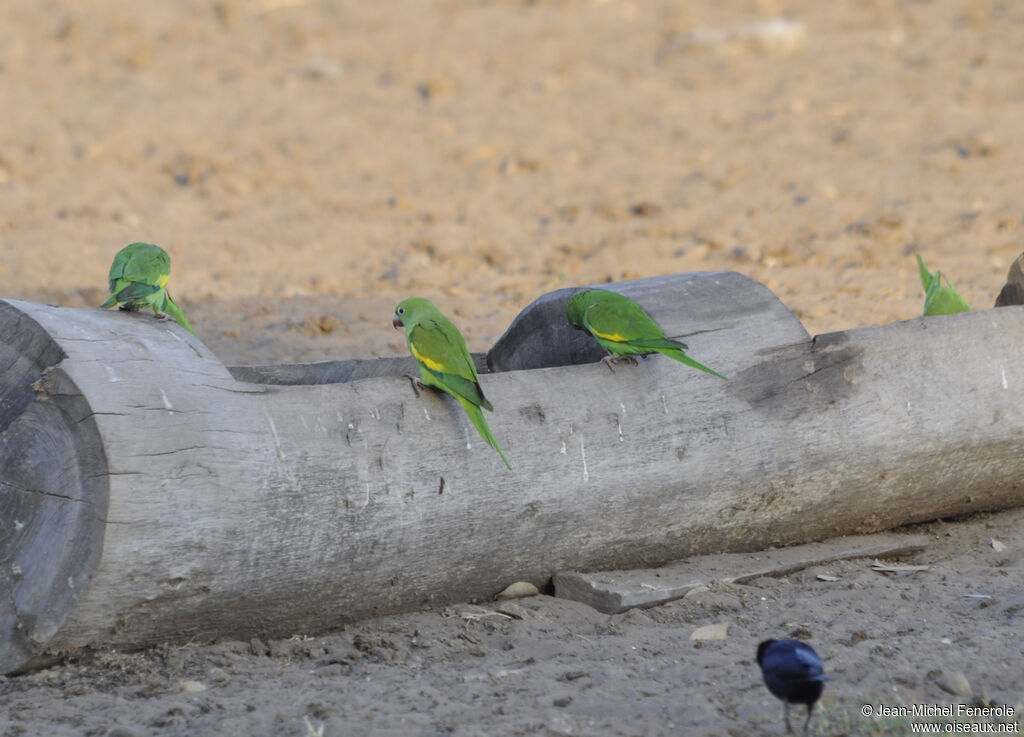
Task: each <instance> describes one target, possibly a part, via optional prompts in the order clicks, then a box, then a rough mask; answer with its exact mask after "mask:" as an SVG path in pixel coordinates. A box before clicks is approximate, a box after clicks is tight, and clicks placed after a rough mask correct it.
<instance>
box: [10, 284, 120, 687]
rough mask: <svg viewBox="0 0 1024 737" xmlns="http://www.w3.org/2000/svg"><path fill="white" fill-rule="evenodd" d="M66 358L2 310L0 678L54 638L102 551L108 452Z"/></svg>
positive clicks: (13, 312)
mask: <svg viewBox="0 0 1024 737" xmlns="http://www.w3.org/2000/svg"><path fill="white" fill-rule="evenodd" d="M64 358H65V355H64V354H63V352H62V351H61V349H60V347H59V346H58V345H57V343H56V342H55V341H54V340H53V339H52V338H51V337H50V336H49V335H48V334H47V333H46V331H45V330H43V329H42V328H41V327H40V326H39V325H38V324H37V323H36V322H35V321H34V320H32V319H31V318H29V317H28V316H26V315H25V314H24V313H23V312H20V311H18V310H17V309H14V308H12V307H11V306H10V305H8V304H6V303H4V302H2V301H0V672H5V671H6V670H10V669H11V668H12V666H16V665H20V664H21V663H24V662H25V661H27V660H28V659H29V658H31V657H32V656H33V655H35V654H36V653H38V652H39V651H40V650H41V649H42V648H43V646H45V645H46V643H47V642H49V641H50V640H51V639H52V637H53V635H54V634H55V633H56V632H57V630H58V629H59V627H60V625H61V624H62V623H63V622H64V619H65V618H66V616H67V614H68V612H69V611H70V610H71V608H72V607H73V606H74V605H75V602H76V601H77V600H78V598H79V597H80V596H81V594H82V593H83V592H84V591H85V589H86V587H87V585H88V583H89V581H90V579H91V577H92V574H93V571H94V569H95V567H96V566H97V564H98V562H99V559H100V553H101V552H102V549H103V534H104V528H105V525H104V518H105V517H106V511H107V489H106V480H107V476H106V463H105V458H104V450H103V446H102V444H101V443H100V440H99V436H98V433H97V431H96V427H95V422H94V420H93V418H92V416H91V411H90V409H89V406H88V403H87V402H86V401H85V400H84V398H83V397H82V396H81V395H80V394H79V393H78V392H77V390H76V389H75V388H74V387H73V386H71V385H70V383H69V382H67V381H66V379H65V377H62V376H61V375H60V373H59V369H56V368H55V366H56V365H57V364H59V363H60V362H61V361H62V360H63V359H64ZM44 386H47V387H49V388H50V391H48V392H47V393H46V399H45V400H44V401H41V400H40V395H41V393H43V392H46V391H47V390H45V389H44V388H43V387H44ZM58 386H60V387H61V388H60V389H57V387H58ZM65 390H67V391H65Z"/></svg>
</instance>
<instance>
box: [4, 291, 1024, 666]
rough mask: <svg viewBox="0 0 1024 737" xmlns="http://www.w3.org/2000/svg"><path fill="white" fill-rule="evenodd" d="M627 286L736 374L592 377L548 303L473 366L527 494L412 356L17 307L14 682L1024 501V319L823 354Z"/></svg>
mask: <svg viewBox="0 0 1024 737" xmlns="http://www.w3.org/2000/svg"><path fill="white" fill-rule="evenodd" d="M607 286H609V287H610V288H615V289H616V290H619V291H622V292H624V293H626V294H629V295H630V296H632V297H634V298H635V299H637V300H638V301H639V302H641V304H643V305H644V306H645V307H646V308H648V310H649V311H650V312H651V314H652V315H653V316H654V317H655V318H656V319H657V320H658V321H659V322H660V323H661V324H662V326H663V327H665V328H666V332H667V333H668V334H669V335H671V336H674V337H681V338H682V339H684V340H685V341H686V342H688V343H689V344H690V348H691V353H692V354H693V355H694V356H695V357H696V358H698V359H699V360H700V361H702V362H704V363H706V364H707V365H709V366H712V367H713V368H716V369H718V370H720V371H722V372H723V373H725V374H726V375H727V376H729V377H730V380H729V381H728V382H726V381H721V380H719V379H716V378H714V377H711V376H708V375H706V374H704V373H702V372H698V371H693V370H690V369H688V368H686V367H683V366H681V365H679V364H678V363H675V362H674V361H671V360H670V359H667V358H665V357H663V356H653V357H651V358H648V359H645V360H641V361H640V365H639V366H636V367H631V366H621V367H619V368H618V369H617V370H616V371H615V372H614V373H612V372H609V371H608V369H607V368H606V367H605V366H603V365H601V364H593V363H589V362H590V361H594V360H596V359H598V358H599V357H600V355H601V354H600V351H598V350H595V349H594V347H593V346H592V345H590V344H589V343H588V342H587V340H586V336H583V335H582V334H580V333H577V332H575V331H571V330H570V329H569V328H568V326H567V325H566V324H564V323H565V319H564V304H565V301H566V300H567V299H568V296H569V294H570V293H571V291H572V290H560V291H558V292H554V293H551V294H548V295H545V296H544V297H542V298H541V299H539V300H538V301H537V302H535V303H534V304H532V305H530V306H529V307H527V308H526V310H524V312H523V314H522V315H521V316H520V317H519V318H517V320H516V321H515V323H513V325H512V327H510V329H509V332H508V333H507V334H506V336H504V337H503V338H502V339H501V340H499V341H498V343H497V344H496V345H495V347H494V349H492V351H491V352H490V353H489V354H488V355H487V356H477V357H476V358H477V361H478V364H481V365H483V364H485V363H486V364H488V365H490V366H491V367H492V368H493V370H494V373H489V374H483V375H482V378H481V383H482V384H483V386H484V389H485V391H486V392H487V395H488V397H489V398H490V399H491V400H492V402H494V405H495V410H496V411H495V412H494V413H493V414H492V415H488V420H489V422H490V424H491V428H492V429H493V431H494V434H495V436H496V437H497V438H498V441H499V442H500V443H501V444H502V446H503V448H504V449H505V451H506V453H507V454H508V456H509V458H510V460H511V461H512V464H513V469H514V470H513V471H512V472H509V471H507V470H506V469H505V468H504V466H503V465H502V464H501V461H500V458H498V456H497V454H496V453H494V452H493V451H492V450H491V449H490V448H488V447H487V446H486V445H485V444H484V443H483V442H482V441H480V440H479V438H478V437H477V436H476V435H475V433H474V432H473V429H472V427H471V426H470V425H469V423H468V421H467V420H466V418H465V416H464V414H463V413H462V411H461V409H460V408H459V407H458V405H457V404H455V403H454V402H453V401H451V400H450V399H449V398H447V397H444V396H438V395H437V394H435V393H434V392H431V391H421V392H420V393H419V395H417V394H416V393H415V392H414V388H413V386H412V385H411V383H410V381H409V380H408V378H407V376H406V375H407V374H410V373H413V367H412V364H411V362H410V361H409V360H408V359H375V360H371V361H341V362H322V363H320V364H311V365H309V366H306V367H299V368H296V367H279V368H277V369H275V368H274V367H236V368H232V369H229V368H227V367H225V366H224V365H223V364H222V363H221V362H220V361H218V360H217V358H216V357H215V356H214V355H212V354H211V353H210V352H209V350H207V349H206V348H205V347H204V346H203V345H202V344H201V343H200V342H199V341H198V340H196V339H195V338H194V337H192V336H191V335H189V334H187V333H185V332H184V331H183V330H181V329H180V328H178V327H177V326H175V325H173V324H171V323H165V322H159V321H156V320H154V319H153V318H152V317H151V316H149V315H142V314H126V313H121V314H117V313H109V312H105V311H99V310H79V309H60V308H55V307H48V306H43V305H37V304H30V303H25V302H16V301H2V300H0V673H3V672H10V671H13V670H16V669H19V668H23V667H25V666H26V664H30V663H31V662H32V661H33V658H37V656H39V655H40V654H41V653H43V652H44V651H46V652H61V651H67V650H72V649H75V648H80V647H85V646H90V645H109V646H115V647H136V646H142V645H147V644H152V643H157V642H163V641H185V640H191V639H206V638H217V637H235V638H239V637H249V636H275V635H288V634H293V633H297V632H314V631H323V630H325V629H327V628H330V627H332V626H336V625H338V624H340V623H342V622H345V621H350V620H353V619H357V618H361V617H366V616H371V615H375V614H379V613H383V612H392V611H398V610H403V609H410V608H416V607H420V606H424V605H434V604H439V603H442V602H453V601H460V600H462V601H464V600H467V599H473V598H480V597H487V596H490V595H493V594H494V593H496V592H498V591H500V590H501V589H502V588H503V587H504V586H505V585H506V584H508V583H510V582H512V581H515V580H529V581H533V582H534V583H537V584H544V583H545V582H546V581H547V580H549V579H550V578H551V576H552V575H553V574H554V573H556V572H557V571H559V570H568V569H572V570H581V571H586V570H595V569H612V568H625V567H645V566H653V565H659V564H662V563H665V562H667V561H669V560H673V559H678V558H680V557H685V556H688V555H693V554H700V553H718V552H742V551H750V550H757V549H762V548H765V547H768V546H778V545H785V544H791V543H798V542H807V541H812V540H818V539H822V538H825V537H829V536H833V535H837V534H850V533H857V532H866V531H876V530H882V529H887V528H891V527H893V526H896V525H899V524H903V523H909V522H914V521H920V520H926V519H934V518H936V517H941V516H947V515H955V514H961V513H967V512H972V511H977V510H991V509H999V508H1003V507H1008V506H1013V505H1019V504H1021V503H1024V492H1022V486H1021V481H1020V479H1021V478H1022V471H1024V458H1021V456H1020V453H1019V452H1018V449H1019V443H1020V439H1021V435H1022V433H1024V402H1022V401H1021V398H1022V397H1021V387H1022V386H1024V377H1022V376H1021V374H1020V369H1019V366H1020V365H1022V362H1021V360H1020V357H1021V352H1022V350H1024V348H1022V346H1024V319H1022V318H1024V313H1022V312H1021V310H1022V309H1024V308H1019V307H1007V308H1001V309H999V310H989V311H984V312H977V313H964V314H960V315H952V316H945V317H936V318H927V319H917V320H911V321H908V322H902V323H896V324H892V325H886V326H880V327H871V328H864V329H859V330H851V331H847V332H844V333H836V334H830V335H825V336H818V337H817V338H816V339H814V340H811V339H810V338H809V336H808V335H807V333H806V331H805V330H804V329H803V327H802V326H801V325H800V323H799V321H798V320H797V319H796V318H795V317H794V316H793V315H792V313H791V312H790V311H789V310H788V309H787V308H786V307H785V306H784V305H783V304H782V303H781V302H779V300H778V299H777V298H775V296H774V295H772V294H771V292H770V291H769V290H768V289H767V288H765V287H764V286H763V285H760V284H758V283H756V282H753V281H752V280H750V279H747V278H746V277H743V276H740V275H738V274H735V273H701V274H684V275H678V276H673V277H660V278H655V279H645V280H638V281H635V282H623V283H621V284H616V285H607ZM384 324H386V321H385V323H384ZM303 377H306V378H305V379H304V378H303Z"/></svg>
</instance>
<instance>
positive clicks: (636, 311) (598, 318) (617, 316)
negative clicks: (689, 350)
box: [584, 292, 686, 350]
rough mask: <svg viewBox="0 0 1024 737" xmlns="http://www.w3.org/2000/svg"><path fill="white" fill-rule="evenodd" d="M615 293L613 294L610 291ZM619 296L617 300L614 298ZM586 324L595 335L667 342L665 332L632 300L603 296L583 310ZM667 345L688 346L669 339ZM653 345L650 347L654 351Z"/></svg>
mask: <svg viewBox="0 0 1024 737" xmlns="http://www.w3.org/2000/svg"><path fill="white" fill-rule="evenodd" d="M607 294H609V295H613V293H611V292H609V293H607ZM615 298H617V299H615ZM584 326H585V327H586V328H587V330H589V331H590V332H591V333H592V334H593V335H594V337H595V338H599V339H603V340H605V341H612V342H615V343H637V342H639V341H655V342H657V341H667V340H668V339H667V338H666V337H665V331H663V330H662V329H660V328H658V327H657V323H656V322H655V321H654V320H652V319H651V318H650V316H648V314H647V313H646V312H644V311H643V309H642V308H641V307H640V305H638V304H637V303H635V302H633V301H632V300H629V299H627V298H626V297H622V296H621V295H613V297H612V298H606V297H603V296H602V297H601V298H600V299H599V300H596V301H594V302H592V303H591V304H590V306H589V307H587V309H586V311H585V312H584ZM670 343H671V344H672V345H666V346H664V347H666V348H672V347H675V348H678V347H680V346H682V347H683V348H685V347H686V346H685V345H684V344H682V343H677V342H675V341H670ZM653 349H654V348H653V347H651V350H653Z"/></svg>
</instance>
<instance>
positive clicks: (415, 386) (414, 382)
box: [405, 374, 423, 399]
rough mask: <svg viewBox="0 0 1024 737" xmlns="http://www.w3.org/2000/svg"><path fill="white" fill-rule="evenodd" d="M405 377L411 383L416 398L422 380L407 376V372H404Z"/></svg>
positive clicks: (421, 386)
mask: <svg viewBox="0 0 1024 737" xmlns="http://www.w3.org/2000/svg"><path fill="white" fill-rule="evenodd" d="M405 378H407V379H408V380H409V383H410V384H412V393H413V394H415V395H416V398H417V399H419V396H420V389H422V388H423V382H422V381H421V380H420V379H418V378H416V377H415V376H409V375H408V374H406V376H405Z"/></svg>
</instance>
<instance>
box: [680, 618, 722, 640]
mask: <svg viewBox="0 0 1024 737" xmlns="http://www.w3.org/2000/svg"><path fill="white" fill-rule="evenodd" d="M728 632H729V623H728V622H720V623H718V624H706V625H704V626H703V627H698V628H697V629H695V630H694V631H693V632H692V633H690V640H691V641H693V640H724V639H725V636H726V635H727V634H728Z"/></svg>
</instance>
